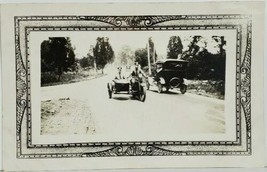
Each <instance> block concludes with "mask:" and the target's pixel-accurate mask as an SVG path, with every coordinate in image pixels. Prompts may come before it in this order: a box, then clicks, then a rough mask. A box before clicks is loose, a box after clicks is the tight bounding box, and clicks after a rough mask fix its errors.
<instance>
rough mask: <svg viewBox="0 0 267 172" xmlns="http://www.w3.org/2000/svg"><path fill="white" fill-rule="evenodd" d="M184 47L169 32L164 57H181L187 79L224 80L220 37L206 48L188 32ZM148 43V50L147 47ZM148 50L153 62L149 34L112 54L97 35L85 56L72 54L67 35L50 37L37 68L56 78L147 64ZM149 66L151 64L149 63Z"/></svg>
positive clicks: (155, 58)
mask: <svg viewBox="0 0 267 172" xmlns="http://www.w3.org/2000/svg"><path fill="white" fill-rule="evenodd" d="M188 41H189V44H188V45H187V46H188V47H184V46H183V43H182V40H181V38H180V37H179V36H171V37H170V38H169V42H168V45H167V58H168V59H183V60H186V61H188V68H187V70H186V73H187V78H188V79H201V80H203V79H204V80H205V79H212V80H222V81H224V80H225V59H226V54H225V49H224V46H225V45H226V41H225V40H224V37H221V36H213V37H212V41H214V43H215V45H216V46H217V47H216V48H217V49H216V50H217V51H216V52H209V49H208V44H209V43H210V42H207V41H206V40H205V39H204V38H203V37H202V36H192V37H190V39H189V40H188ZM147 46H149V50H148V47H147ZM148 51H149V54H150V57H149V59H150V62H151V64H154V63H155V61H156V60H157V59H158V55H157V51H156V48H155V45H154V42H153V40H152V38H151V37H150V38H149V39H148V45H146V47H144V48H139V49H136V50H135V51H132V50H131V48H130V47H129V46H124V47H122V49H121V50H120V51H119V52H118V54H117V57H116V59H115V54H114V51H113V49H112V46H111V44H110V42H109V38H108V37H97V38H96V44H95V45H91V46H90V47H89V51H88V53H87V55H86V56H84V57H83V58H81V59H76V57H75V53H74V52H75V47H73V45H72V44H71V40H70V38H69V37H52V38H49V39H48V40H44V41H43V42H42V44H41V72H53V73H55V74H57V75H58V80H60V77H61V75H62V73H63V72H65V71H77V69H78V68H79V67H81V68H96V69H98V70H102V72H103V69H104V68H105V66H106V64H108V63H113V62H115V63H117V64H118V65H130V64H133V63H134V62H138V63H139V64H140V65H141V67H143V68H147V66H148V58H147V56H148ZM152 67H153V66H152Z"/></svg>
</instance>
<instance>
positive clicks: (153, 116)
mask: <svg viewBox="0 0 267 172" xmlns="http://www.w3.org/2000/svg"><path fill="white" fill-rule="evenodd" d="M108 81H110V78H109V77H108V76H104V77H101V78H98V79H93V80H89V81H84V82H79V83H73V84H66V85H59V86H51V87H43V88H42V90H41V92H42V93H41V94H42V98H41V99H42V107H43V106H44V104H45V101H47V100H51V101H59V99H66V98H68V99H69V100H68V101H69V102H71V103H70V104H68V103H67V104H65V107H62V108H63V109H65V112H66V111H69V110H68V109H72V110H71V111H70V112H71V113H72V114H69V115H64V113H59V114H54V115H50V117H47V116H46V117H45V116H42V118H45V119H46V120H42V129H44V131H45V132H43V134H51V133H52V134H61V133H68V134H77V132H78V134H80V133H87V134H101V135H107V136H108V135H116V136H120V137H124V136H125V137H126V136H131V137H133V138H136V139H138V138H139V136H140V139H141V137H143V136H145V135H147V136H148V135H150V136H151V137H152V136H153V135H154V134H155V133H157V134H162V135H166V136H167V135H169V134H174V133H180V134H181V133H182V134H187V133H191V134H192V133H194V134H197V133H224V132H225V119H224V118H225V117H224V101H223V100H218V99H215V98H208V97H203V96H199V95H194V94H190V93H186V94H184V95H182V94H180V92H179V91H171V92H169V93H162V94H159V93H157V92H156V90H154V91H153V90H149V91H147V99H146V101H145V102H144V103H143V102H140V101H138V100H135V99H133V98H132V97H131V96H130V95H127V94H116V95H114V97H113V98H112V99H109V98H108V92H107V82H108ZM152 89H153V88H152ZM59 104H60V103H56V104H55V105H54V106H59ZM52 106H53V105H52ZM73 108H74V110H73ZM84 108H87V110H84ZM57 115H61V118H62V121H61V122H55V121H54V122H52V121H53V120H60V119H61V118H56V116H57ZM75 116H77V119H75V120H73V119H74V117H75ZM49 118H50V119H49ZM53 123H54V124H55V123H61V125H63V127H57V126H53ZM87 123H88V124H87ZM64 125H65V126H72V129H71V130H70V129H68V127H64ZM86 125H88V126H86ZM92 125H93V126H92ZM51 127H52V128H54V129H51ZM77 128H78V129H77ZM88 128H91V129H92V130H94V132H88V131H87V130H88ZM53 130H56V132H54V131H53ZM92 130H91V131H92Z"/></svg>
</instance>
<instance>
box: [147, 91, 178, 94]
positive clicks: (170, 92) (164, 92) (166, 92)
mask: <svg viewBox="0 0 267 172" xmlns="http://www.w3.org/2000/svg"><path fill="white" fill-rule="evenodd" d="M149 91H151V92H154V93H157V94H170V95H171V94H174V95H177V94H181V93H177V92H172V91H163V92H162V93H158V91H156V90H149Z"/></svg>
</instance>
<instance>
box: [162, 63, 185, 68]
mask: <svg viewBox="0 0 267 172" xmlns="http://www.w3.org/2000/svg"><path fill="white" fill-rule="evenodd" d="M183 67H184V64H183V63H179V62H171V61H170V62H166V63H165V64H164V68H165V69H181V68H183Z"/></svg>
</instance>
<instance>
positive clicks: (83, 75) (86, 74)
mask: <svg viewBox="0 0 267 172" xmlns="http://www.w3.org/2000/svg"><path fill="white" fill-rule="evenodd" d="M98 76H102V74H99V73H96V72H95V71H94V70H93V69H89V68H88V69H81V70H79V71H77V72H63V74H62V75H61V77H60V80H58V75H57V74H55V73H54V72H42V73H41V86H52V85H59V84H67V83H73V82H78V81H82V80H86V79H90V78H94V77H98Z"/></svg>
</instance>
